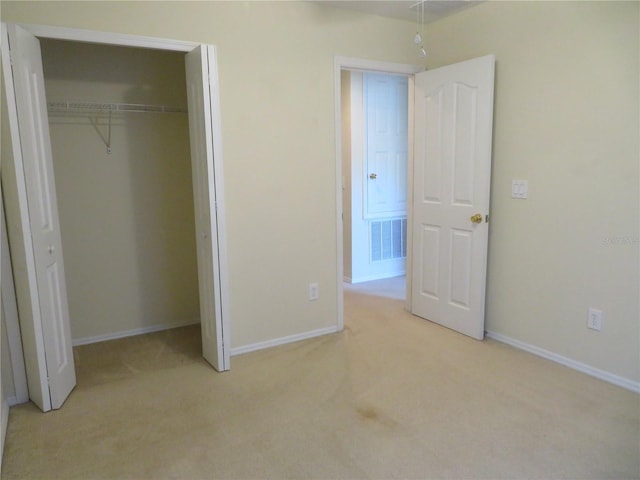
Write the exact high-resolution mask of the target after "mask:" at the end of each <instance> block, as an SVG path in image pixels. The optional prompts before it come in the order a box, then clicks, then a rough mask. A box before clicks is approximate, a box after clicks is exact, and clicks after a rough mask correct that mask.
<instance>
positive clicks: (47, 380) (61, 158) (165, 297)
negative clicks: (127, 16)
mask: <svg viewBox="0 0 640 480" xmlns="http://www.w3.org/2000/svg"><path fill="white" fill-rule="evenodd" d="M2 27H3V28H2V49H3V52H2V53H3V55H2V58H3V71H4V78H5V85H6V86H7V97H8V104H7V105H8V110H9V123H10V124H11V140H12V144H13V148H12V150H13V156H14V162H13V163H14V164H15V178H14V179H13V180H14V181H15V182H16V191H17V194H16V198H15V199H11V200H12V201H13V202H14V205H13V207H12V209H13V210H14V211H15V212H16V213H15V218H14V220H15V223H17V224H19V226H20V228H21V230H22V232H21V236H22V238H23V239H24V243H25V248H24V251H25V252H26V253H25V258H24V259H21V261H24V263H25V271H26V273H25V276H24V278H22V279H21V280H22V281H21V282H19V286H18V288H24V289H26V290H29V292H30V293H29V294H28V295H26V296H23V298H27V300H28V301H29V303H30V304H29V305H28V307H29V308H27V310H29V311H30V312H31V313H32V315H28V316H24V317H25V318H23V317H21V318H20V321H21V328H22V330H23V344H24V345H25V367H26V370H27V382H28V384H29V392H30V398H31V400H33V401H34V403H36V404H37V405H38V406H39V407H40V408H41V409H42V410H43V411H48V410H50V409H52V408H53V409H55V408H60V406H62V403H63V402H64V400H65V399H66V397H67V396H68V394H69V393H70V392H71V390H72V389H73V387H74V385H75V381H76V378H75V369H74V365H73V352H72V351H71V346H72V338H71V337H72V326H71V325H70V324H71V321H70V316H69V311H70V310H71V313H72V314H73V315H74V326H73V337H74V339H73V343H75V344H81V343H88V342H91V341H96V340H98V341H99V340H104V339H108V338H117V337H118V336H127V335H131V334H135V333H145V332H147V331H153V330H158V329H161V328H167V327H169V328H170V327H172V326H179V325H181V324H182V325H184V324H188V323H194V321H195V320H196V319H197V318H199V321H200V323H201V332H202V333H201V336H202V353H203V356H204V357H205V359H206V360H207V361H209V363H211V364H212V365H213V366H214V367H215V368H216V369H217V370H220V371H222V370H227V369H229V335H228V323H229V315H228V308H229V306H228V301H227V299H228V286H227V266H226V241H225V234H226V232H225V227H224V225H225V222H224V196H223V175H222V154H221V153H222V152H221V146H220V133H221V129H220V112H219V98H218V95H219V94H218V83H217V59H216V52H215V47H213V46H210V45H199V44H194V43H191V42H180V41H172V40H164V39H154V38H147V37H135V36H126V35H117V34H105V33H100V32H90V31H81V30H73V29H65V28H55V27H44V26H18V25H5V24H3V25H2ZM36 37H38V38H36ZM40 41H41V42H42V48H41V46H40ZM92 49H93V50H92ZM96 49H97V50H100V49H102V51H101V52H100V53H99V54H98V55H96V52H97V50H96ZM65 50H66V53H64V52H63V51H65ZM9 51H10V53H11V63H10V64H9V62H8V58H9ZM65 55H67V60H66V61H65V60H62V58H63V57H64V56H65ZM109 56H111V57H115V58H117V61H116V62H115V63H116V64H117V65H115V64H112V65H111V66H108V64H109V62H104V64H103V60H106V59H107V58H109ZM92 57H93V61H91V60H90V59H91V58H92ZM151 57H153V58H152V59H151V60H150V58H151ZM82 58H84V59H85V60H89V61H88V63H86V62H85V63H83V62H82V61H79V60H82ZM43 60H44V62H45V64H47V67H46V70H47V72H48V74H47V75H43V73H42V72H43ZM49 60H52V61H51V62H49ZM47 62H49V63H47ZM65 62H66V67H65V66H64V65H65ZM76 62H77V68H74V67H73V64H74V63H76ZM171 64H173V65H174V68H173V70H177V71H179V72H181V73H182V75H183V78H186V82H185V81H184V80H182V81H180V80H176V78H177V77H175V76H174V74H173V73H170V72H169V71H168V70H167V69H168V68H169V69H171V67H170V65H171ZM178 64H180V65H181V68H175V65H178ZM127 65H128V67H129V68H127ZM142 65H146V66H147V67H148V68H147V70H145V69H144V68H140V67H141V66H142ZM104 67H106V68H104ZM126 70H128V72H125V71H126ZM143 70H145V72H144V73H142V72H143ZM185 70H186V72H185ZM74 72H75V73H80V72H82V75H80V77H79V78H74ZM185 73H186V75H185ZM101 76H102V78H100V77H101ZM43 77H47V78H43ZM156 77H161V78H156ZM141 78H144V80H143V81H140V79H141ZM25 79H29V81H27V82H25V81H24V80H25ZM32 80H33V81H32ZM45 80H47V81H48V83H49V85H47V87H46V88H45ZM91 80H94V81H93V82H92V81H91ZM163 82H164V84H163ZM185 92H186V93H185ZM107 93H109V94H110V95H111V98H106V94H107ZM54 94H55V95H56V96H57V95H60V97H58V98H53V95H54ZM71 95H73V98H72V97H71ZM93 95H95V96H93ZM172 95H173V96H172ZM47 96H50V97H51V98H47ZM160 100H161V101H160ZM185 100H186V102H185ZM105 104H107V105H108V107H107V108H106V111H96V109H98V110H103V109H104V105H105ZM159 106H161V107H162V109H161V111H157V108H158V107H159ZM165 107H167V108H166V109H165ZM82 109H87V110H92V111H84V112H83V113H81V112H80V110H82ZM120 109H122V110H123V111H121V110H120ZM47 110H49V111H50V112H51V116H50V119H51V124H50V125H51V136H50V135H49V118H48V117H47ZM176 110H177V111H176ZM152 111H153V112H152ZM42 112H44V114H43V113H42ZM125 112H126V113H125ZM186 112H188V117H189V118H188V120H187V115H186ZM132 126H133V127H134V128H131V127H132ZM73 130H76V131H75V132H73ZM80 130H84V132H83V134H81V135H78V133H79V131H80ZM87 130H89V132H87ZM142 138H144V141H143V140H142ZM136 139H137V140H139V141H138V142H136ZM154 139H155V140H156V142H154V141H153V140H154ZM147 141H149V143H146V144H145V142H147ZM151 144H154V145H151ZM189 145H190V146H189ZM96 146H97V147H98V148H99V149H100V150H101V151H98V152H97V151H96ZM185 147H186V148H185ZM118 149H120V150H119V151H117V150H118ZM52 153H53V155H52ZM185 158H186V159H187V160H186V162H187V163H186V164H185ZM214 158H215V161H214ZM189 162H190V163H191V169H192V170H193V171H192V174H191V172H190V167H189ZM54 170H55V175H54ZM40 173H42V175H40ZM59 173H60V175H58V174H59ZM58 176H59V177H60V178H57V177H58ZM54 177H56V178H55V183H54V181H53V179H54ZM43 179H44V180H43ZM4 180H6V179H3V181H4ZM6 181H10V180H6ZM56 190H58V198H56ZM189 196H191V197H192V198H191V202H189ZM7 203H8V202H7ZM59 207H60V215H58V209H59ZM41 218H46V219H47V223H46V228H41V227H40V226H39V225H40V224H39V220H40V219H41ZM58 218H59V219H60V221H58ZM61 231H62V235H60V233H61ZM52 233H53V234H55V235H57V239H56V237H55V235H53V236H51V234H52ZM46 235H49V236H48V237H47V236H46ZM61 237H62V239H61ZM18 238H19V237H18ZM43 239H44V240H45V242H48V241H51V242H52V243H50V244H49V245H48V248H47V247H45V249H46V250H47V251H48V255H49V257H50V258H48V259H47V255H46V252H44V253H45V255H42V254H40V252H39V251H38V249H39V246H40V245H42V244H43V243H45V242H43V241H42V240H43ZM49 239H52V240H49ZM60 244H62V245H64V248H65V261H64V262H63V260H62V255H61V254H60V252H61V251H62V248H60ZM56 247H58V248H56ZM101 250H102V251H101ZM41 257H44V258H45V259H47V260H48V261H49V263H48V264H46V263H43V262H41ZM52 259H53V260H52ZM65 262H68V267H67V268H68V269H69V273H68V274H67V275H65V268H64V267H65ZM92 264H93V265H94V266H95V265H98V266H99V267H96V268H100V271H101V272H102V273H104V275H102V276H101V277H100V278H97V276H96V275H90V274H89V273H88V272H89V271H91V270H95V268H92V267H91V265H92ZM194 267H195V268H194ZM196 271H197V273H196ZM56 275H57V277H56ZM66 277H69V280H70V281H67V279H66ZM67 283H68V284H69V285H70V287H71V289H69V291H70V292H71V293H70V295H69V296H68V297H67ZM67 298H69V300H70V302H68V301H67ZM51 306H55V308H50V307H51ZM69 306H71V309H70V308H69ZM109 309H111V311H109ZM118 309H120V310H118ZM101 315H102V317H106V318H108V322H107V323H108V324H109V325H108V326H107V327H105V325H104V322H101V321H100V318H101ZM26 317H29V318H26ZM88 317H91V318H88ZM131 319H133V323H127V321H129V320H131ZM225 331H226V332H227V335H224V334H223V332H225Z"/></svg>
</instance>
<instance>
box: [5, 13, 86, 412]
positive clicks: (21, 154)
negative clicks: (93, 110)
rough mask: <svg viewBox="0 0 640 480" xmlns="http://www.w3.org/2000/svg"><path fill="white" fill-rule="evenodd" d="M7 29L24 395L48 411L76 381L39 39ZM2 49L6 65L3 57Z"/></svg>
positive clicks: (8, 89)
mask: <svg viewBox="0 0 640 480" xmlns="http://www.w3.org/2000/svg"><path fill="white" fill-rule="evenodd" d="M7 30H8V36H6V33H5V31H4V29H3V39H2V42H3V49H2V50H3V67H5V68H10V69H11V75H5V81H6V91H7V106H8V107H9V113H10V116H11V114H12V112H13V115H14V116H17V130H18V135H13V134H12V140H13V141H14V145H13V149H14V157H15V163H16V164H20V165H19V166H18V165H16V174H17V177H18V178H17V182H18V184H19V187H18V188H19V189H20V188H24V191H25V193H26V203H27V207H28V213H29V215H28V220H29V221H28V222H23V224H22V227H23V232H22V233H23V235H24V236H25V237H29V240H28V241H27V242H26V243H29V247H30V248H31V250H32V251H31V252H27V256H29V257H31V256H32V257H31V258H30V259H28V261H27V263H31V265H28V267H27V268H28V269H29V267H31V268H32V270H33V272H34V275H31V276H30V278H29V281H30V282H33V284H32V285H30V291H31V292H32V295H31V308H32V315H31V316H30V318H28V319H27V318H24V317H23V318H21V321H22V322H28V323H29V324H28V325H23V332H25V331H26V332H29V333H27V335H30V337H32V340H33V341H32V342H29V343H30V345H31V347H33V349H35V352H29V353H33V355H34V356H35V357H36V358H35V359H31V360H27V361H26V362H25V363H26V367H27V378H28V381H29V391H30V395H31V399H32V400H33V401H34V403H36V404H37V405H38V406H39V407H40V408H41V409H42V410H43V411H48V410H50V409H57V408H60V407H61V406H62V404H63V403H64V401H65V399H66V398H67V396H68V395H69V393H70V392H71V390H72V389H73V387H74V386H75V384H76V374H75V366H74V362H73V349H72V345H71V331H70V325H69V308H68V303H67V290H66V285H65V275H64V262H63V257H62V241H61V238H60V224H59V220H58V209H57V202H56V189H55V181H54V176H53V163H52V155H51V141H50V138H49V123H48V117H47V103H46V98H45V91H44V78H43V72H42V56H41V53H40V42H38V40H37V38H36V37H34V36H33V35H31V34H30V33H29V32H27V31H25V30H24V29H22V28H20V27H18V26H16V25H8V26H7ZM7 48H8V50H9V52H8V53H9V57H10V65H7V62H6V60H7V59H5V58H4V57H5V55H6V54H7ZM10 92H13V95H11V94H10ZM12 103H13V105H12ZM10 121H11V120H10ZM14 121H15V119H14ZM14 131H15V129H14ZM16 140H17V141H16ZM20 159H21V161H20ZM23 335H24V333H23ZM26 350H27V348H26V347H25V353H26V354H27V353H28V352H26Z"/></svg>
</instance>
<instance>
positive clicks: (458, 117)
mask: <svg viewBox="0 0 640 480" xmlns="http://www.w3.org/2000/svg"><path fill="white" fill-rule="evenodd" d="M494 63H495V58H494V57H493V56H492V55H490V56H487V57H482V58H477V59H474V60H469V61H467V62H462V63H458V64H455V65H450V66H447V67H442V68H438V69H435V70H431V71H428V72H424V73H420V74H417V75H416V94H415V129H416V130H415V167H414V203H413V207H414V210H413V232H414V237H413V242H414V243H413V245H414V256H413V263H414V265H413V276H412V285H413V289H412V290H413V291H412V311H413V313H414V314H416V315H419V316H421V317H423V318H426V319H428V320H431V321H433V322H436V323H439V324H441V325H444V326H446V327H449V328H452V329H454V330H457V331H459V332H461V333H464V334H466V335H469V336H472V337H474V338H477V339H482V338H483V337H484V300H485V283H486V262H487V246H488V245H487V242H488V232H489V228H488V224H487V223H486V215H488V213H489V188H490V176H491V137H492V125H493V81H494ZM478 213H479V214H481V218H482V220H481V222H480V223H474V222H472V221H471V217H472V216H474V215H475V214H478Z"/></svg>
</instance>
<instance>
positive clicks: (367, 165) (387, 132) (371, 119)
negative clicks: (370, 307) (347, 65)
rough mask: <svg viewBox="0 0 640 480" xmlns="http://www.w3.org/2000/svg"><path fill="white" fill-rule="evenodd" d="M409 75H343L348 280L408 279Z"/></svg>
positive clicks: (346, 274) (345, 257)
mask: <svg viewBox="0 0 640 480" xmlns="http://www.w3.org/2000/svg"><path fill="white" fill-rule="evenodd" d="M408 83H409V80H408V77H407V75H396V74H388V73H379V72H369V71H366V72H361V71H355V70H346V69H343V70H342V71H341V96H342V125H343V129H342V142H343V156H342V161H343V178H344V190H343V207H344V241H343V249H344V253H345V255H344V277H345V278H344V280H345V281H346V282H347V283H354V284H355V283H361V282H367V281H372V280H381V279H384V278H390V277H398V276H404V275H405V273H406V270H405V264H406V252H407V170H408V143H409V139H408V125H409V115H408V104H409V98H408Z"/></svg>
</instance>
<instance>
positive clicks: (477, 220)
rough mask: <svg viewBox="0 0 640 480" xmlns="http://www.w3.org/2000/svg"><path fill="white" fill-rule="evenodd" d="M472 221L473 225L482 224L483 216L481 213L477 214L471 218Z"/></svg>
mask: <svg viewBox="0 0 640 480" xmlns="http://www.w3.org/2000/svg"><path fill="white" fill-rule="evenodd" d="M470 220H471V222H473V223H482V214H481V213H476V214H475V215H473V216H472V217H471V219H470Z"/></svg>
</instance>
